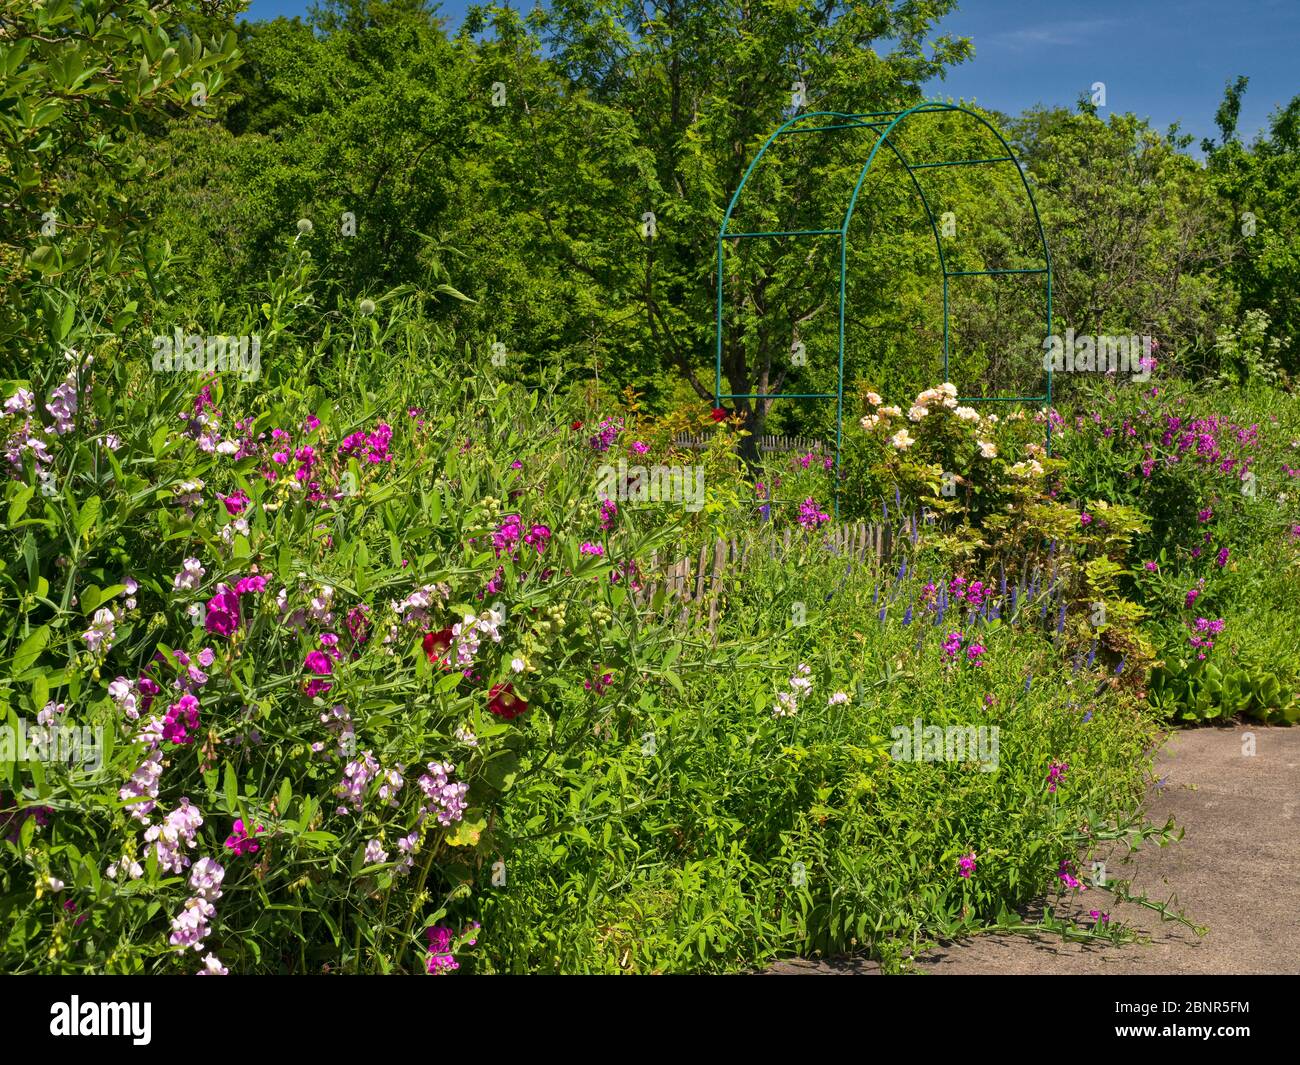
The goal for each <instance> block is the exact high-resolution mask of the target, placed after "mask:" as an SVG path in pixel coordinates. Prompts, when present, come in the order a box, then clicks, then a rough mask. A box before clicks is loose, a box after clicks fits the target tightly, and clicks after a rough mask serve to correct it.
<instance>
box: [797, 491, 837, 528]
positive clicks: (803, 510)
mask: <svg viewBox="0 0 1300 1065" xmlns="http://www.w3.org/2000/svg"><path fill="white" fill-rule="evenodd" d="M830 520H831V516H830V515H829V514H827V513H826V512H825V511H823V510H820V509H818V507H817V501H816V500H815V499H813V498H812V496H809V497H808V498H807V499H805V500H804V501H803V502H802V503H800V504H799V524H800V525H802V526H803V527H804V528H805V529H815V528H817V526H818V525H821V524H822V523H823V522H827V521H830Z"/></svg>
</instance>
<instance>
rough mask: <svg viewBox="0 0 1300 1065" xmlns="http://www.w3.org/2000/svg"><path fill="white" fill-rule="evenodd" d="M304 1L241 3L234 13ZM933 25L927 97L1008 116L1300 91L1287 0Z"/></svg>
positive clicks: (1204, 125) (1183, 121)
mask: <svg viewBox="0 0 1300 1065" xmlns="http://www.w3.org/2000/svg"><path fill="white" fill-rule="evenodd" d="M310 6H311V0H252V2H251V3H250V5H249V9H248V13H247V15H246V16H245V17H247V18H250V19H261V18H274V17H275V16H277V15H300V14H305V13H306V11H307V9H308V8H309V7H310ZM467 6H468V5H467V2H466V0H447V2H445V3H444V4H443V5H442V12H443V14H444V15H446V16H448V17H449V18H451V20H452V25H453V26H454V25H455V24H456V23H458V22H459V21H460V17H461V15H462V14H463V13H464V10H465V8H466V7H467ZM516 6H521V7H531V6H532V2H531V0H527V2H526V3H524V4H516ZM937 32H940V33H951V34H955V35H958V36H965V37H970V38H972V40H973V41H974V43H975V58H974V59H972V60H971V61H970V62H969V63H966V64H964V65H963V66H960V67H957V68H955V69H953V70H952V71H950V72H949V74H948V77H947V78H946V79H945V80H943V81H935V82H932V83H931V84H930V85H929V86H928V88H929V90H930V93H931V95H933V96H949V95H951V96H954V97H961V98H965V99H967V100H975V101H976V102H978V103H979V104H981V105H983V106H985V107H992V108H996V109H998V110H1000V111H1006V112H1010V113H1013V114H1014V113H1016V112H1019V111H1021V110H1023V109H1024V108H1026V107H1030V106H1032V105H1033V104H1036V103H1041V104H1045V105H1049V106H1051V105H1064V106H1073V104H1074V102H1075V100H1076V99H1077V98H1078V96H1079V94H1080V92H1083V91H1085V90H1087V89H1088V87H1089V86H1091V85H1092V84H1093V82H1097V81H1100V82H1104V83H1105V85H1106V104H1107V107H1108V108H1109V109H1112V110H1116V111H1134V112H1136V113H1137V114H1139V115H1142V116H1144V117H1146V118H1149V119H1150V120H1151V121H1152V123H1153V124H1154V125H1155V126H1156V128H1157V129H1159V130H1161V131H1163V130H1165V129H1167V128H1168V127H1169V125H1170V124H1171V123H1173V122H1178V123H1180V125H1181V126H1182V128H1183V130H1184V132H1187V133H1191V134H1192V135H1194V136H1195V138H1196V143H1197V144H1198V145H1199V143H1200V140H1201V138H1202V137H1205V136H1212V135H1214V133H1215V128H1214V111H1215V109H1216V108H1217V107H1218V105H1219V101H1220V100H1221V99H1222V97H1223V87H1224V84H1225V83H1226V82H1227V81H1228V80H1229V79H1231V78H1235V77H1236V76H1237V75H1238V74H1245V75H1247V76H1248V77H1249V78H1250V87H1249V88H1248V89H1247V90H1246V96H1245V101H1244V104H1243V106H1242V112H1241V120H1240V123H1239V127H1238V128H1239V132H1240V134H1241V136H1242V137H1243V138H1244V139H1247V140H1249V139H1250V138H1251V137H1253V136H1254V134H1255V133H1256V132H1257V131H1258V130H1260V129H1262V128H1263V127H1264V126H1265V124H1266V122H1267V119H1268V115H1269V113H1270V112H1271V111H1272V110H1273V109H1274V108H1275V107H1277V106H1279V105H1281V104H1285V103H1286V102H1287V101H1289V100H1290V99H1291V97H1292V96H1295V95H1298V94H1300V62H1298V61H1297V58H1296V57H1297V55H1300V3H1297V0H1236V2H1234V3H1224V2H1223V0H1076V2H1065V0H965V3H962V4H961V5H960V6H959V8H958V10H957V11H956V12H955V13H953V14H952V15H950V16H949V17H948V18H946V19H944V20H943V21H942V22H941V23H940V25H939V28H938V31H937ZM1101 114H1103V115H1105V114H1106V110H1105V109H1103V110H1102V111H1101Z"/></svg>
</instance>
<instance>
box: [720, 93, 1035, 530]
mask: <svg viewBox="0 0 1300 1065" xmlns="http://www.w3.org/2000/svg"><path fill="white" fill-rule="evenodd" d="M953 112H956V113H959V114H964V115H968V116H969V117H970V118H972V119H974V120H975V121H976V122H978V123H979V124H980V125H982V126H983V127H984V128H985V129H987V130H988V131H989V132H990V133H992V134H993V136H994V137H996V138H997V141H998V143H999V144H1000V145H1001V146H1002V149H1003V151H1004V152H1005V154H1004V155H1000V156H991V157H988V158H982V159H952V160H938V161H928V162H923V163H914V162H909V160H907V159H906V158H905V157H904V156H903V154H902V152H901V151H899V149H898V146H897V145H896V144H895V143H894V142H893V140H892V139H891V138H890V134H891V133H892V132H893V131H894V129H895V128H896V127H897V126H898V125H899V124H900V123H902V122H904V120H909V119H911V118H912V117H913V116H916V115H926V114H949V113H953ZM812 119H821V120H824V121H823V122H821V123H820V124H817V125H813V126H808V125H805V123H807V122H808V121H810V120H812ZM845 129H875V130H879V131H880V132H879V133H878V134H877V136H876V140H875V143H874V144H873V145H872V147H871V151H870V153H869V154H868V155H867V158H866V161H865V162H864V163H863V165H862V169H861V170H860V171H859V173H858V178H857V181H856V182H855V183H854V186H853V193H852V195H851V196H850V198H849V202H848V206H847V207H846V208H845V211H844V217H843V218H842V219H841V221H840V224H839V226H838V227H836V228H834V229H803V230H769V231H758V232H742V233H730V232H728V227H729V226H730V224H731V218H732V215H733V213H734V212H735V209H736V204H737V203H738V202H739V201H740V196H741V193H742V192H744V190H745V186H746V185H747V184H748V183H749V179H750V176H751V175H752V174H753V173H754V170H755V169H756V168H757V166H758V164H759V163H760V162H761V161H762V159H763V157H764V156H765V155H766V154H767V151H768V149H769V148H771V146H772V145H773V144H774V143H776V141H777V139H778V138H780V137H784V136H792V135H800V134H827V133H832V132H835V131H838V130H845ZM882 146H883V147H887V148H889V150H890V151H891V152H892V153H893V155H894V157H895V158H896V159H897V160H898V161H899V163H900V164H901V165H902V166H903V168H904V169H905V170H906V171H907V174H908V177H909V178H910V179H911V182H912V186H913V188H914V189H915V190H916V193H917V195H918V196H919V197H920V199H921V203H922V206H923V207H924V208H925V214H926V219H927V221H928V222H929V224H930V229H931V231H932V232H933V234H934V241H935V249H936V252H937V253H938V257H939V267H940V270H941V271H942V274H943V376H944V380H947V379H948V359H949V347H950V333H949V280H950V279H951V278H953V277H970V276H991V275H998V274H1041V275H1042V276H1043V279H1044V307H1045V310H1044V323H1045V326H1046V329H1045V331H1044V335H1045V336H1050V335H1051V333H1052V255H1051V252H1050V250H1049V249H1048V246H1047V234H1046V232H1045V231H1044V229H1043V221H1042V216H1041V215H1040V214H1039V211H1038V203H1037V201H1036V200H1035V198H1034V191H1033V188H1032V186H1031V185H1030V183H1029V179H1028V178H1027V177H1026V176H1025V172H1024V168H1023V167H1022V166H1021V165H1020V160H1019V159H1018V158H1017V157H1016V155H1015V153H1014V152H1013V151H1012V150H1011V146H1010V145H1009V144H1008V143H1007V141H1006V138H1005V137H1003V136H1002V133H1001V131H1000V130H998V128H997V127H996V126H994V125H993V124H992V123H990V122H989V121H988V120H987V119H985V118H984V117H983V116H982V115H980V114H977V113H976V112H974V111H971V110H968V109H967V108H965V107H962V106H960V105H958V104H951V103H947V102H944V101H933V100H932V101H926V102H924V103H919V104H916V105H915V106H913V107H909V108H907V109H905V110H900V111H869V112H844V111H812V112H808V113H806V114H800V115H795V116H794V117H793V118H790V119H788V120H787V121H786V122H784V123H782V124H781V125H780V126H779V127H778V128H777V129H776V130H774V131H773V132H772V133H771V134H769V136H768V138H767V140H766V141H764V142H763V146H762V147H761V148H760V149H759V150H758V153H757V154H756V155H755V156H754V158H753V159H752V160H750V163H749V166H748V167H746V169H745V173H744V176H743V177H742V178H741V179H740V184H739V185H738V186H737V187H736V191H735V192H734V193H732V196H731V201H730V202H729V203H728V205H727V210H726V213H725V214H724V215H723V218H722V224H721V225H720V226H719V227H718V247H717V318H716V323H715V326H716V347H715V360H714V405H715V406H718V407H720V406H721V405H722V401H723V400H724V399H733V400H734V399H759V400H768V399H833V400H835V402H836V409H835V472H836V485H837V494H836V500H835V511H836V516H837V517H838V516H839V497H838V484H839V477H838V474H839V469H840V456H841V451H842V444H843V428H844V346H845V306H846V295H847V280H848V231H849V223H850V222H851V221H852V220H853V212H854V210H855V209H856V207H857V203H858V197H859V195H860V193H861V191H862V185H863V182H864V181H866V177H867V174H868V172H869V171H870V170H871V167H872V165H873V164H874V163H875V161H876V156H877V155H878V154H879V152H880V149H881V147H882ZM998 163H1011V164H1012V165H1014V166H1015V168H1016V173H1017V175H1019V177H1020V183H1021V185H1022V187H1023V188H1024V190H1025V196H1026V198H1027V199H1028V201H1029V206H1030V209H1031V211H1032V213H1033V220H1034V225H1035V227H1036V228H1037V230H1038V240H1039V244H1040V246H1041V248H1042V253H1043V260H1042V265H1041V266H1037V267H1032V268H1017V269H1004V270H957V271H950V270H949V269H948V263H947V260H946V258H945V256H944V252H943V241H942V239H941V238H940V235H939V223H938V219H937V218H936V217H935V214H934V210H933V208H932V207H931V205H930V201H929V198H928V197H927V196H926V194H925V190H924V189H923V188H922V187H921V183H920V181H919V180H918V179H917V177H916V171H917V170H925V169H930V168H936V167H948V166H981V165H990V164H998ZM801 236H838V237H839V243H840V290H839V366H838V375H837V385H836V390H835V392H824V393H823V392H802V393H772V394H761V393H745V394H738V393H727V392H723V391H722V314H723V292H724V286H723V256H724V250H725V243H726V241H728V240H737V239H757V238H765V237H801ZM959 398H960V399H962V400H964V401H965V402H969V403H981V402H983V403H990V402H994V403H996V402H1002V403H1014V402H1026V403H1041V404H1043V405H1044V406H1048V405H1050V404H1051V402H1052V369H1051V365H1050V364H1048V365H1047V367H1046V391H1045V392H1044V394H1043V395H1041V396H962V397H959ZM1051 444H1052V439H1051V422H1050V420H1049V421H1048V423H1047V448H1048V453H1049V454H1050V453H1051Z"/></svg>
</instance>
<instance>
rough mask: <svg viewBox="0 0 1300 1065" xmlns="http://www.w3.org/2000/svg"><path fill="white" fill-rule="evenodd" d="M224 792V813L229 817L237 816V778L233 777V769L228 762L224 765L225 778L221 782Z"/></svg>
mask: <svg viewBox="0 0 1300 1065" xmlns="http://www.w3.org/2000/svg"><path fill="white" fill-rule="evenodd" d="M222 784H223V788H224V790H225V798H226V812H227V813H229V814H230V816H231V817H238V816H239V777H237V776H236V775H235V767H234V766H232V765H231V764H230V763H229V762H227V763H226V764H225V777H224V779H223V781H222Z"/></svg>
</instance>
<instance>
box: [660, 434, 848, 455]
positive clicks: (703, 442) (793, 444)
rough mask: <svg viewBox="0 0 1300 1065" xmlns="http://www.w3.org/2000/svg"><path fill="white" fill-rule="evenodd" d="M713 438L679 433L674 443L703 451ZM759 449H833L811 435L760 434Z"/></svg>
mask: <svg viewBox="0 0 1300 1065" xmlns="http://www.w3.org/2000/svg"><path fill="white" fill-rule="evenodd" d="M713 440H714V437H713V435H711V434H702V433H678V434H677V435H676V436H674V437H673V445H674V446H675V447H681V448H687V449H689V450H691V451H703V450H704V449H705V448H707V447H708V446H709V444H710V443H712V442H713ZM758 450H759V451H761V452H764V453H770V452H787V451H800V452H803V453H805V454H807V453H809V452H811V453H812V454H814V455H821V454H829V453H830V451H831V449H830V448H829V447H828V446H827V445H826V444H824V443H822V441H820V440H817V439H814V438H813V437H811V436H760V437H759V438H758Z"/></svg>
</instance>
